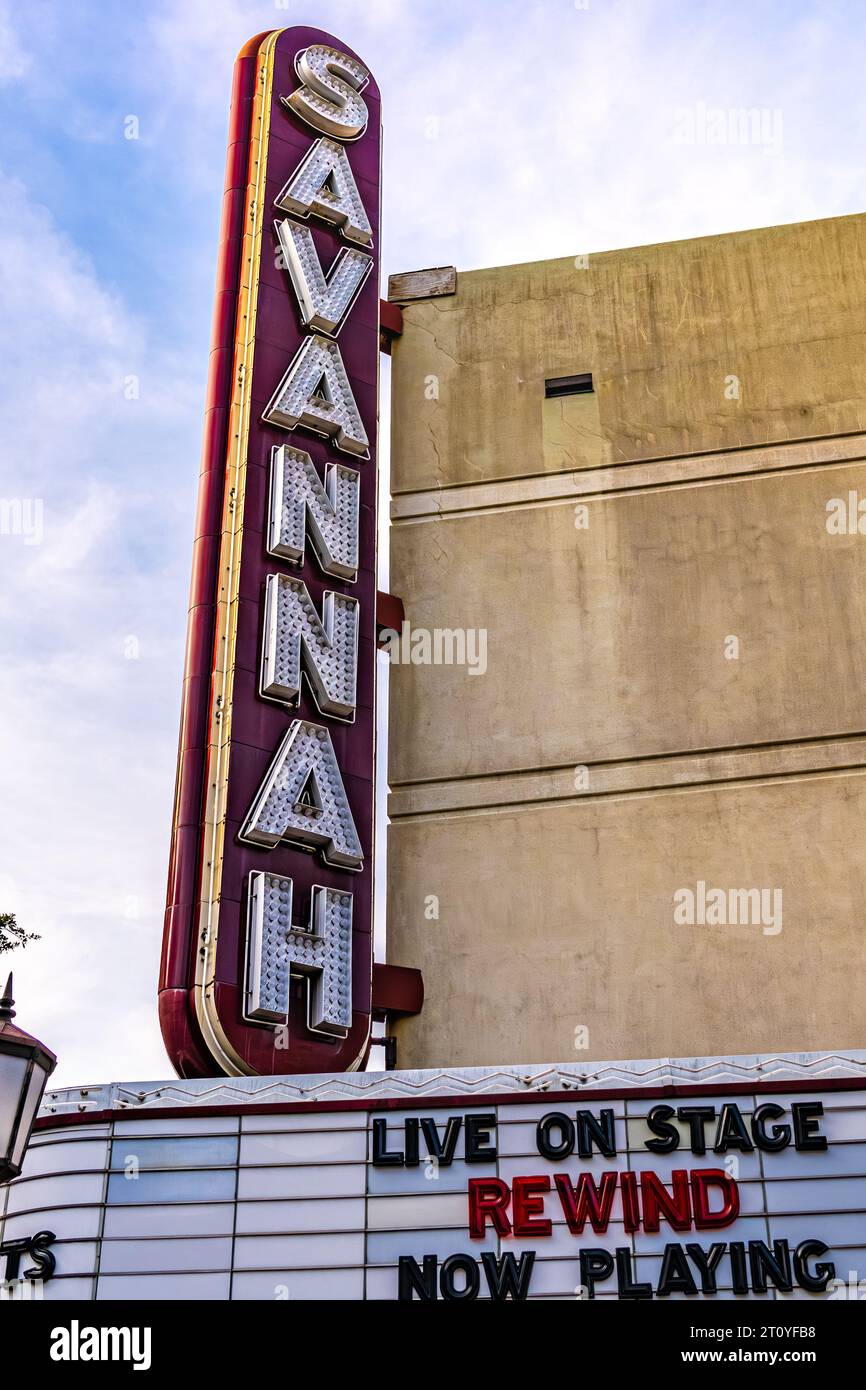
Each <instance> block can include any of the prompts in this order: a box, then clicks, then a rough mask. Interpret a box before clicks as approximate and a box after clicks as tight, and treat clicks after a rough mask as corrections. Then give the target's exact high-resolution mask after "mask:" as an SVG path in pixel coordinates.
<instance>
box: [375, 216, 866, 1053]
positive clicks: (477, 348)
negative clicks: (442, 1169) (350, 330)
mask: <svg viewBox="0 0 866 1390" xmlns="http://www.w3.org/2000/svg"><path fill="white" fill-rule="evenodd" d="M864 249H866V217H862V216H857V217H847V218H838V219H832V220H828V221H823V222H813V223H805V224H800V225H797V226H793V227H777V228H769V229H765V230H761V231H754V232H746V233H738V234H734V235H729V236H721V237H711V238H702V239H699V240H696V241H689V242H679V243H672V244H670V245H665V246H655V247H642V248H638V249H636V250H627V251H617V252H611V253H606V254H600V255H594V256H590V257H589V261H588V264H587V265H583V264H582V263H577V264H576V263H575V262H574V261H572V260H562V261H552V262H546V263H541V264H534V265H521V266H512V267H506V268H502V269H496V270H485V271H476V272H471V273H466V274H458V280H457V293H456V294H455V295H453V296H449V297H442V298H436V299H429V300H423V301H419V302H415V303H409V304H407V305H406V306H405V307H404V333H403V336H402V337H401V338H400V339H398V340H397V341H396V342H395V344H394V352H393V444H392V487H393V492H394V504H393V517H394V526H393V530H392V547H391V587H392V589H393V591H394V592H395V593H397V594H399V595H400V596H401V597H402V598H403V599H404V601H405V604H406V616H407V619H408V621H409V623H410V624H411V627H412V628H413V629H417V628H422V629H431V630H435V629H437V628H439V629H476V630H477V629H484V630H485V631H486V644H487V651H486V670H485V671H484V673H483V674H482V673H481V672H480V671H479V672H478V673H477V674H474V675H473V674H470V673H469V668H468V667H467V666H456V665H429V664H422V665H400V664H395V665H394V666H393V667H392V671H391V742H390V780H391V786H392V797H391V803H390V814H391V818H392V825H391V830H390V836H389V914H388V954H389V959H390V960H391V961H393V962H394V963H396V964H403V965H415V966H419V967H420V968H421V969H422V970H423V972H424V976H425V983H426V990H427V1000H426V1003H425V1007H424V1011H423V1013H422V1014H421V1015H420V1016H419V1017H418V1018H415V1019H408V1020H405V1021H403V1022H401V1023H399V1024H398V1025H397V1026H396V1031H397V1034H398V1038H399V1043H398V1048H399V1052H398V1058H399V1061H398V1064H399V1065H400V1066H433V1065H444V1064H461V1065H473V1064H481V1063H485V1064H487V1063H494V1062H504V1061H506V1060H509V1061H513V1060H514V1059H515V1057H520V1058H521V1059H522V1060H525V1061H527V1062H533V1061H540V1060H542V1059H543V1058H544V1057H546V1056H553V1055H563V1053H564V1051H565V1050H566V1049H567V1048H569V1047H570V1046H577V1048H578V1050H579V1052H580V1055H581V1056H583V1057H585V1058H587V1059H592V1058H598V1057H602V1056H605V1055H607V1056H610V1055H611V1054H612V1053H613V1054H616V1055H620V1056H641V1055H664V1054H669V1053H678V1052H679V1053H682V1052H690V1051H701V1052H718V1053H731V1052H742V1051H752V1050H760V1049H773V1048H777V1047H779V1048H791V1047H798V1048H799V1047H803V1048H814V1049H821V1048H825V1047H831V1048H832V1047H837V1046H856V1045H858V1044H859V1043H860V1042H861V1041H862V1037H863V1025H862V1022H861V1020H862V1018H863V1016H864V1013H866V971H864V970H863V969H862V968H861V966H860V958H861V954H862V946H861V920H862V906H861V905H862V902H863V899H864V888H866V883H864V879H866V867H864V856H863V854H862V849H861V845H862V838H863V836H862V827H863V823H864V822H863V802H864V798H866V781H864V778H863V769H864V765H866V757H864V751H866V735H864V734H863V732H862V731H863V730H864V719H863V713H862V711H863V698H864V689H866V655H864V643H863V639H862V634H863V632H864V630H866V621H864V620H866V586H864V582H863V578H862V575H863V560H862V556H863V553H864V549H866V534H864V535H859V534H857V533H856V532H855V533H854V534H831V533H830V532H829V531H828V529H827V520H828V513H827V503H828V501H829V500H830V499H831V498H841V499H844V500H845V502H846V504H847V501H848V498H849V494H850V493H855V494H856V497H855V502H856V500H858V499H860V498H862V499H866V470H864V463H863V459H864V456H866V452H864V437H863V435H861V433H860V432H861V431H862V430H864V428H866V379H864V368H863V363H864V332H863V329H864V322H866V320H864V313H863V310H864V302H866V293H864V289H866V269H864V267H866V258H864V254H863V253H864ZM588 371H591V372H592V374H593V382H594V388H595V389H594V391H593V393H592V394H590V395H581V396H570V397H565V398H562V399H553V400H546V399H545V396H544V382H545V379H546V378H550V377H557V376H564V375H567V374H572V373H578V372H588ZM864 511H866V506H864ZM863 529H864V532H866V517H864V521H863ZM732 639H736V640H735V641H733V640H732ZM699 882H704V883H705V884H706V885H707V890H709V889H710V888H720V889H722V890H724V891H725V892H727V891H728V890H732V889H761V888H764V889H767V890H769V891H770V893H771V894H773V893H775V892H778V893H780V894H781V898H780V899H778V900H777V899H776V898H772V899H768V901H772V902H774V903H775V902H776V901H778V902H779V903H780V904H781V907H780V911H779V913H778V914H777V915H778V917H779V921H780V924H781V929H780V930H776V926H777V925H778V923H777V922H776V921H775V919H774V921H773V922H772V923H770V924H767V923H765V922H763V921H762V922H756V923H753V924H737V925H720V924H719V925H712V924H705V925H699V924H695V925H686V924H684V923H682V922H677V921H675V912H674V907H675V902H674V895H675V894H676V893H677V892H678V890H680V889H683V888H691V889H692V890H693V891H695V893H697V892H698V889H697V885H698V883H699Z"/></svg>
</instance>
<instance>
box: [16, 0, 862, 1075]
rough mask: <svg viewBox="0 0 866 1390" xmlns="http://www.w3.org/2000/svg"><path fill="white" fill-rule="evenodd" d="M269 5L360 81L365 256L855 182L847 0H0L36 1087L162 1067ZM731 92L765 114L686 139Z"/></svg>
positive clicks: (469, 247) (438, 249)
mask: <svg viewBox="0 0 866 1390" xmlns="http://www.w3.org/2000/svg"><path fill="white" fill-rule="evenodd" d="M292 23H308V24H315V25H318V26H320V27H322V28H324V29H326V30H330V31H331V32H332V33H335V34H336V35H338V36H340V37H342V38H344V39H345V41H346V42H347V43H348V44H350V45H351V46H352V47H354V48H355V49H356V50H357V51H358V52H359V53H360V54H361V56H362V57H363V58H364V59H365V61H366V62H367V63H368V64H369V66H370V67H371V69H372V70H373V72H374V74H375V75H376V77H377V80H378V82H379V84H380V87H381V88H382V92H383V99H384V113H385V141H386V143H385V186H384V236H383V260H384V272H385V274H386V275H387V274H388V273H390V272H393V271H397V270H408V269H414V268H418V267H421V266H429V265H440V264H456V265H457V266H458V268H461V269H464V270H467V269H472V268H474V267H478V266H485V265H497V264H508V263H512V262H516V261H525V260H535V259H542V258H545V257H553V256H571V255H577V254H581V253H585V252H592V251H595V250H605V249H610V248H614V247H617V246H628V245H638V244H642V243H647V242H655V241H667V240H674V239H678V238H683V237H692V236H699V235H703V234H710V233H714V232H725V231H732V230H735V229H738V228H743V227H753V226H765V225H769V224H773V223H778V222H793V221H799V220H802V219H808V218H815V217H828V216H835V215H838V214H842V213H849V212H859V211H862V210H863V209H864V203H866V194H864V187H863V176H862V157H861V151H862V149H863V146H864V136H866V89H864V84H863V81H862V53H863V38H864V31H866V7H864V6H863V5H862V4H861V3H855V2H853V0H852V3H834V0H821V2H820V3H804V0H786V3H775V2H774V0H749V2H748V3H745V2H744V0H726V3H725V4H723V5H722V4H719V5H709V4H695V3H693V0H658V3H656V0H621V3H616V2H615V0H589V4H588V5H587V6H584V5H583V4H581V3H578V4H575V3H573V0H535V2H534V0H504V3H503V2H502V0H474V2H473V3H472V4H467V3H465V0H435V3H434V2H433V0H367V2H366V3H364V4H358V3H344V2H343V0H310V3H307V4H304V3H300V0H298V3H294V2H292V3H287V4H282V3H274V0H136V3H132V0H78V2H77V3H75V0H61V2H60V3H56V2H55V0H29V3H28V4H27V5H26V7H25V6H23V5H21V4H17V3H15V4H12V3H8V0H0V127H2V138H0V322H2V333H3V341H4V353H3V366H4V370H3V372H2V373H0V498H3V499H16V500H20V501H22V502H25V503H26V502H29V504H30V505H31V512H30V513H29V515H30V517H31V519H33V518H35V517H36V515H37V513H36V511H35V510H33V508H34V507H35V504H36V503H39V504H41V508H42V512H41V515H42V524H41V534H36V533H35V532H34V534H32V535H29V536H27V535H23V534H20V533H19V534H15V533H14V528H12V532H13V533H11V534H0V573H2V584H0V708H2V720H0V804H2V807H3V836H2V842H0V843H2V849H0V909H3V910H14V911H16V912H17V914H18V919H19V922H20V923H21V924H22V925H24V926H26V927H27V928H28V929H30V930H34V931H39V932H41V933H42V940H41V941H40V942H39V943H37V944H35V945H33V946H31V947H29V948H28V949H27V951H26V952H18V953H16V954H15V956H14V957H11V958H8V959H10V960H11V963H12V964H13V966H14V968H15V971H16V993H17V996H18V999H19V1005H20V1008H19V1021H20V1022H21V1023H22V1024H23V1025H24V1026H25V1027H28V1028H30V1029H31V1030H32V1031H35V1032H36V1033H37V1034H39V1035H40V1036H41V1037H42V1038H43V1039H44V1040H45V1041H46V1042H47V1043H48V1044H49V1045H50V1046H52V1047H54V1048H55V1050H56V1051H57V1052H58V1053H59V1055H60V1067H59V1070H58V1074H57V1078H56V1079H57V1081H58V1083H59V1084H73V1083H74V1084H78V1083H84V1082H88V1081H91V1082H94V1081H108V1080H115V1079H124V1080H129V1079H133V1078H143V1077H160V1076H165V1075H167V1074H169V1072H170V1069H169V1067H168V1063H167V1061H166V1058H165V1054H164V1052H163V1049H162V1043H161V1040H160V1037H159V1031H158V1027H157V1023H156V1005H155V989H156V975H157V965H158V955H159V944H160V937H161V925H162V903H163V897H164V890H165V872H166V859H167V852H168V839H169V823H170V814H171V799H172V792H173V783H174V761H175V743H176V736H177V721H178V713H179V696H180V680H181V670H182V661H183V642H184V633H185V618H186V602H187V589H188V583H189V569H190V556H191V538H192V526H193V510H194V502H195V485H196V477H197V472H198V453H199V445H200V432H201V414H202V401H203V394H204V385H205V372H206V356H207V347H208V341H209V334H210V315H211V301H212V293H213V283H214V273H215V249H216V237H217V227H218V218H219V205H220V198H221V191H222V174H223V164H224V156H225V135H226V118H227V105H228V95H229V84H230V74H231V67H232V62H233V59H234V55H235V52H236V50H237V48H238V47H239V46H240V44H241V43H242V42H243V41H244V40H245V39H246V38H247V37H249V36H250V35H251V34H254V33H256V32H258V31H259V30H262V29H267V28H272V27H281V26H285V25H289V24H292ZM742 109H757V110H758V111H760V112H762V113H763V126H762V127H759V130H760V129H763V131H764V134H763V136H760V135H759V138H757V139H752V140H751V141H747V142H745V143H742V142H740V141H739V140H734V141H733V142H732V141H731V140H730V139H727V138H726V139H725V140H724V141H723V142H722V143H718V142H716V143H710V142H709V141H710V139H711V138H712V131H713V129H715V130H716V131H717V132H718V130H719V129H722V128H723V127H724V129H729V128H734V127H735V126H736V118H735V116H734V118H733V120H734V127H728V125H727V122H728V119H729V118H730V113H732V112H733V113H736V112H737V111H739V110H742ZM719 112H721V113H722V126H720V125H719V124H718V122H719ZM130 116H134V117H136V118H137V121H138V131H139V138H138V139H136V140H130V139H127V138H125V133H124V132H125V128H126V126H125V123H126V121H127V118H128V117H130ZM713 122H716V124H715V126H714V125H713ZM130 397H132V398H130ZM7 529H9V528H7ZM37 542H38V543H37Z"/></svg>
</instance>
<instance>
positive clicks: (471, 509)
mask: <svg viewBox="0 0 866 1390" xmlns="http://www.w3.org/2000/svg"><path fill="white" fill-rule="evenodd" d="M229 127H230V134H229V144H228V158H227V165H226V179H225V193H224V202H223V216H222V224H221V230H220V237H219V254H218V273H217V295H216V305H215V314H214V327H213V341H212V352H211V358H210V367H209V377H208V388H207V404H206V414H205V434H204V448H203V458H202V464H201V472H200V482H199V501H198V509H197V515H196V521H195V532H194V554H193V579H192V586H191V595H190V608H189V628H188V641H187V649H186V666H185V671H184V679H183V699H182V715H181V731H180V740H179V754H178V775H177V789H176V796H175V803H174V815H173V823H172V827H171V853H170V867H169V883H168V894H167V906H166V918H165V933H164V939H163V952H162V961H161V968H160V979H159V1011H160V1021H161V1025H162V1030H163V1036H164V1039H165V1043H166V1049H167V1053H168V1056H169V1059H170V1063H171V1068H172V1070H173V1072H174V1074H175V1075H174V1079H171V1080H163V1081H155V1082H142V1083H125V1082H116V1083H112V1084H106V1085H102V1084H96V1085H91V1086H84V1087H78V1088H73V1089H66V1090H55V1091H52V1092H49V1093H47V1094H46V1097H45V1100H44V1104H43V1107H42V1111H41V1113H40V1116H39V1118H38V1120H37V1124H36V1128H35V1132H34V1136H33V1140H32V1143H31V1147H30V1150H29V1152H28V1155H27V1159H26V1163H25V1166H24V1170H23V1172H22V1174H21V1176H20V1177H19V1178H17V1179H16V1180H15V1181H14V1182H12V1183H11V1184H9V1185H8V1186H7V1187H6V1188H4V1189H3V1190H2V1203H3V1205H2V1232H0V1256H2V1257H3V1258H4V1259H5V1261H6V1265H5V1278H6V1285H5V1286H4V1287H5V1288H6V1290H7V1292H8V1291H10V1290H11V1291H12V1294H13V1295H14V1296H16V1297H20V1298H26V1297H34V1298H36V1297H41V1298H44V1299H46V1300H53V1299H60V1300H64V1299H71V1300H94V1299H95V1300H113V1299H128V1300H134V1301H142V1300H143V1301H149V1300H166V1299H168V1300H183V1299H188V1300H200V1299H205V1300H214V1301H225V1300H256V1299H258V1300H269V1301H274V1300H277V1301H279V1300H297V1299H322V1300H359V1299H388V1300H409V1299H415V1300H422V1301H432V1300H443V1301H464V1300H465V1301H473V1300H475V1299H485V1300H488V1299H493V1300H504V1299H509V1300H521V1301H522V1300H533V1299H566V1300H570V1299H577V1300H581V1301H583V1300H585V1301H587V1302H594V1301H596V1300H625V1301H630V1300H639V1301H644V1300H646V1301H651V1300H658V1299H662V1300H670V1299H691V1300H696V1301H704V1300H730V1299H740V1300H750V1301H751V1300H755V1299H760V1300H768V1301H776V1300H787V1299H795V1300H816V1299H820V1300H826V1299H843V1298H859V1297H861V1296H862V1291H863V1290H864V1289H866V1197H864V1193H866V1049H864V1047H863V1046H862V1043H863V1038H862V1019H863V1017H864V1014H866V984H864V978H866V977H864V974H863V972H862V971H860V970H859V969H858V962H859V957H860V953H861V944H860V923H859V904H860V903H861V902H862V901H863V899H864V897H866V880H864V864H863V859H862V855H860V854H859V852H858V847H859V844H860V841H861V839H862V835H861V827H862V824H863V819H864V811H866V792H864V789H866V781H864V768H866V731H864V729H863V728H861V725H862V724H863V723H864V721H863V702H862V690H863V688H864V683H866V658H864V654H863V644H862V642H861V641H860V633H861V632H862V630H863V627H864V620H866V587H864V582H863V566H862V564H861V562H860V547H861V546H862V545H863V544H864V543H866V542H864V539H863V537H864V535H866V473H864V458H866V451H864V438H866V437H864V433H863V421H864V419H866V387H864V382H863V377H862V365H861V364H862V353H863V329H862V321H863V318H862V314H863V304H864V299H866V271H864V266H866V257H864V255H863V251H864V239H866V218H864V217H859V216H855V217H846V218H836V219H830V220H827V221H824V222H813V223H804V224H800V225H797V226H791V227H777V228H769V229H764V230H759V231H749V232H740V233H734V234H730V235H725V236H719V237H707V238H700V239H697V240H693V241H684V242H677V243H672V244H669V245H664V246H650V247H641V248H636V249H629V250H617V251H612V252H607V253H599V254H593V253H583V252H581V251H580V249H579V248H577V249H576V253H575V255H574V256H571V257H568V258H565V259H562V260H556V261H549V262H543V263H534V264H527V265H517V266H509V267H498V268H492V269H486V270H475V271H470V272H466V273H464V272H462V271H459V270H457V269H455V268H454V267H451V266H442V267H433V268H427V269H419V270H414V271H408V272H405V273H401V274H397V275H393V276H391V277H390V280H389V282H388V285H387V288H386V287H384V286H383V285H381V284H380V274H379V254H380V238H381V212H380V206H381V138H382V120H381V99H380V93H379V91H378V88H377V86H376V83H375V79H374V77H373V74H372V73H371V71H370V69H369V68H368V66H367V65H366V63H365V62H364V61H363V59H362V58H361V56H359V55H358V54H356V53H355V52H354V51H353V50H352V49H351V48H350V47H349V46H348V45H347V44H346V43H345V42H343V41H342V40H341V39H339V38H337V37H335V36H333V35H329V34H324V33H322V32H321V31H318V30H315V29H309V28H290V29H284V30H279V31H273V32H269V33H266V34H261V35H257V36H256V37H255V38H254V39H252V40H251V41H250V42H249V43H248V44H247V45H245V47H244V49H243V50H242V51H241V54H240V55H239V58H238V61H237V64H236V67H235V75H234V86H233V92H232V100H231V114H230V122H229ZM383 353H384V354H387V355H388V356H389V357H390V371H391V415H392V444H391V457H390V490H391V494H392V526H391V532H390V560H391V565H390V585H389V588H390V590H391V592H388V593H385V592H382V591H380V590H378V588H377V573H378V556H377V496H378V488H379V487H380V486H384V483H382V482H380V470H379V467H378V439H377V432H378V409H379V369H380V362H381V355H382V354H383ZM383 653H384V655H383ZM385 677H387V680H388V685H389V700H388V703H389V722H388V728H387V739H388V755H389V773H388V783H389V789H388V791H389V795H388V814H389V818H390V824H389V828H388V835H387V893H386V895H385V898H386V901H384V902H380V901H378V897H381V894H380V895H378V896H377V894H376V893H375V891H374V884H375V882H376V866H375V857H376V850H377V845H376V835H375V833H374V830H375V819H376V817H375V812H376V806H377V797H378V804H379V805H381V803H382V798H384V797H385V795H386V792H385V788H384V787H381V786H380V787H379V788H378V791H377V788H376V785H375V777H374V772H375V750H376V738H377V731H378V733H379V735H380V736H382V737H384V736H385V733H384V721H383V717H382V713H381V711H382V706H383V698H382V691H381V686H380V688H379V690H378V691H377V678H378V680H379V682H381V681H382V680H383V678H385ZM383 852H384V846H383V845H382V844H381V843H380V845H379V853H380V854H381V853H383ZM381 877H382V875H381V869H380V879H381ZM374 908H375V909H376V911H377V912H380V913H381V912H383V910H384V915H385V918H386V923H385V927H386V930H385V931H384V932H383V931H382V930H381V929H380V930H379V931H378V932H377V933H376V935H375V937H374ZM383 941H384V946H383V944H382V943H383ZM611 1058H624V1059H626V1060H622V1061H612V1060H610V1059H611ZM551 1059H552V1060H551ZM635 1059H643V1060H635ZM0 1273H2V1270H0Z"/></svg>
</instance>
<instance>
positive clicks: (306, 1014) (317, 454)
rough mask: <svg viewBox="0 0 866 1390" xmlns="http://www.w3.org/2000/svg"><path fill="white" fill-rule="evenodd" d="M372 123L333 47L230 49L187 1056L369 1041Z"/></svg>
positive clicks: (241, 1059)
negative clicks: (234, 55)
mask: <svg viewBox="0 0 866 1390" xmlns="http://www.w3.org/2000/svg"><path fill="white" fill-rule="evenodd" d="M380 145H381V123H380V115H379V94H378V89H377V87H376V84H375V82H374V81H373V79H372V77H371V75H370V73H369V72H368V70H367V68H366V67H365V65H364V64H363V63H362V62H361V60H360V59H359V58H358V57H357V56H356V55H355V54H354V53H352V52H351V50H350V49H348V48H346V46H345V45H344V44H342V43H340V42H338V41H337V40H335V39H333V38H331V37H330V36H329V35H327V34H323V33H320V32H319V31H317V30H313V29H307V28H293V29H285V30H282V31H279V32H276V33H269V34H266V35H263V36H259V37H258V38H256V39H254V40H252V41H251V42H250V43H249V44H247V46H246V47H245V48H244V49H243V50H242V52H241V54H240V56H239V58H238V61H237V64H236V67H235V78H234V91H233V95H232V107H231V120H230V137H229V149H228V162H227V172H226V187H225V197H224V205H223V222H222V231H221V241H220V253H219V271H218V279H217V295H216V309H215V317H214V331H213V345H212V354H211V367H210V375H209V384H208V397H207V408H206V416H205V438H204V451H203V459H202V471H201V477H200V485H199V503H198V516H197V521H196V533H195V549H194V561H193V579H192V592H191V599H190V614H189V629H188V640H187V655H186V672H185V680H184V695H183V712H182V719H181V734H180V749H179V761H178V776H177V790H176V797H175V812H174V826H173V836H172V851H171V864H170V870H169V885H168V901H167V908H166V923H165V936H164V944H163V960H162V968H161V978H160V1019H161V1023H162V1029H163V1036H164V1039H165V1042H166V1046H167V1048H168V1052H169V1055H170V1057H171V1059H172V1061H173V1063H174V1065H175V1067H176V1068H177V1070H178V1072H179V1073H180V1074H181V1075H183V1076H201V1075H214V1074H216V1073H226V1074H228V1075H242V1074H252V1075H257V1074H258V1075H271V1074H279V1073H287V1072H315V1071H341V1070H349V1069H351V1068H353V1067H356V1066H359V1065H360V1064H361V1063H362V1062H363V1060H364V1057H365V1054H366V1051H367V1048H368V1045H369V1038H370V1021H371V977H372V963H373V950H372V908H373V809H374V800H373V767H374V738H375V672H376V649H375V611H374V610H375V597H376V442H377V441H376V428H377V397H378V370H379V356H378V342H379V291H378V284H379V262H378V256H379V182H380Z"/></svg>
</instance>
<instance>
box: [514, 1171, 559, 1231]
mask: <svg viewBox="0 0 866 1390" xmlns="http://www.w3.org/2000/svg"><path fill="white" fill-rule="evenodd" d="M549 1191H550V1178H548V1177H541V1178H515V1179H514V1181H513V1183H512V1184H511V1198H512V1206H511V1219H512V1221H513V1223H514V1234H515V1235H516V1236H549V1235H550V1234H551V1232H552V1230H553V1222H552V1221H551V1220H549V1218H548V1217H546V1216H544V1197H543V1196H541V1195H540V1194H541V1193H543V1192H549Z"/></svg>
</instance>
